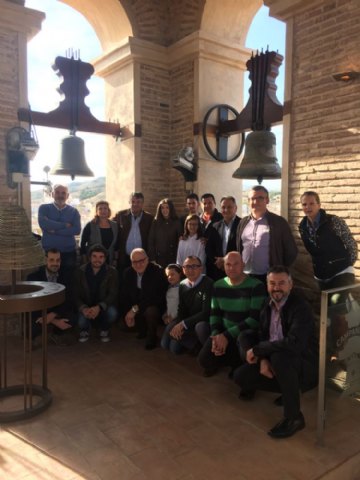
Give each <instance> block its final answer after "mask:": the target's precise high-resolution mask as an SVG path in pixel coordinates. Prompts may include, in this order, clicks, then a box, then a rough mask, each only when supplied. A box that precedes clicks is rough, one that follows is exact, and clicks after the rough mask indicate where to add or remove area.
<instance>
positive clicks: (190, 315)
mask: <svg viewBox="0 0 360 480" xmlns="http://www.w3.org/2000/svg"><path fill="white" fill-rule="evenodd" d="M183 270H184V273H185V276H186V278H185V280H183V281H182V282H181V283H180V287H179V309H178V314H177V317H176V318H175V319H174V320H173V321H172V322H171V323H169V325H167V327H166V328H165V331H164V334H163V336H162V339H161V346H162V348H164V349H169V350H170V351H171V352H172V353H176V354H178V353H181V352H182V351H183V350H189V351H190V352H195V353H198V352H197V351H196V347H197V346H198V345H199V344H200V343H201V344H203V343H205V341H206V339H207V336H205V338H202V336H201V331H200V332H199V331H198V330H197V326H199V325H201V324H202V323H203V322H205V323H206V325H207V326H208V328H207V329H210V327H209V315H210V303H211V292H212V288H213V283H214V282H213V281H212V279H211V278H209V277H207V276H206V275H203V274H202V264H201V260H200V258H198V257H195V256H193V255H190V256H189V257H186V259H185V261H184V264H183Z"/></svg>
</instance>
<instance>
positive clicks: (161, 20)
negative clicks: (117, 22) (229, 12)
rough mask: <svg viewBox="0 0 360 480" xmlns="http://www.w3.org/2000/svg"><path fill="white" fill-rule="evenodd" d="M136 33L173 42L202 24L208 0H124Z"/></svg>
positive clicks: (159, 41) (167, 43) (157, 39)
mask: <svg viewBox="0 0 360 480" xmlns="http://www.w3.org/2000/svg"><path fill="white" fill-rule="evenodd" d="M120 3H121V4H122V6H123V7H124V10H125V11H126V14H127V15H128V17H129V20H130V22H131V25H132V28H133V31H134V36H136V37H137V38H141V39H142V40H148V41H150V42H154V43H157V44H159V45H165V46H168V45H171V44H172V43H174V42H176V41H178V40H180V39H181V38H184V37H185V36H186V35H189V34H190V33H193V32H195V31H196V30H198V29H199V28H200V23H201V15H202V12H203V9H204V5H205V0H191V1H190V0H177V1H176V2H172V1H171V0H120Z"/></svg>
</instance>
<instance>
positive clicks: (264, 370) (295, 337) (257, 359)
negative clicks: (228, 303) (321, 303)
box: [234, 265, 318, 438]
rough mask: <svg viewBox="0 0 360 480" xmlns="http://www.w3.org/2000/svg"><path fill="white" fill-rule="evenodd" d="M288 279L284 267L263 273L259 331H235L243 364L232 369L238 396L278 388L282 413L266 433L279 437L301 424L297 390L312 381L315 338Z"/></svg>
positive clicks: (311, 323) (307, 312) (306, 387)
mask: <svg viewBox="0 0 360 480" xmlns="http://www.w3.org/2000/svg"><path fill="white" fill-rule="evenodd" d="M292 287H293V283H292V279H291V276H290V273H289V270H288V269H287V268H286V267H284V266H281V265H280V266H275V267H273V268H271V269H270V271H269V273H268V275H267V288H268V292H269V297H270V298H269V300H268V301H267V302H266V303H265V306H264V308H263V310H262V311H261V314H260V325H259V330H258V332H256V333H255V334H254V331H246V332H244V333H243V334H241V335H240V338H239V345H240V350H241V353H242V355H243V357H245V358H246V363H244V364H243V365H241V366H240V367H239V368H237V369H236V371H235V373H234V380H235V382H236V383H237V384H238V385H239V386H240V388H241V391H240V398H241V399H243V400H252V399H253V397H254V395H255V391H256V390H257V389H260V390H269V391H275V392H281V397H279V398H277V399H276V400H275V403H276V405H283V406H284V418H283V419H282V420H281V421H280V422H279V423H277V424H276V425H275V426H274V427H273V428H272V429H271V430H270V431H269V432H268V434H269V435H270V436H271V437H273V438H285V437H289V436H291V435H293V434H294V433H296V432H297V431H298V430H301V429H303V428H304V427H305V420H304V417H303V414H302V413H301V411H300V391H303V392H304V391H306V390H310V389H311V388H314V387H315V386H316V385H317V365H318V355H317V342H316V337H315V329H314V319H313V315H312V311H311V309H310V306H309V305H308V304H307V303H306V301H305V300H304V299H303V298H300V297H299V296H297V295H296V294H295V293H293V292H292Z"/></svg>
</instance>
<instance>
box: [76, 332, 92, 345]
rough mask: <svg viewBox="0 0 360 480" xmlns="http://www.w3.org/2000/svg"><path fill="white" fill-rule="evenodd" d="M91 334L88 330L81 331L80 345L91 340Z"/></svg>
mask: <svg viewBox="0 0 360 480" xmlns="http://www.w3.org/2000/svg"><path fill="white" fill-rule="evenodd" d="M89 337H90V335H89V332H88V331H87V330H81V332H80V335H79V342H80V343H85V342H87V341H88V340H89Z"/></svg>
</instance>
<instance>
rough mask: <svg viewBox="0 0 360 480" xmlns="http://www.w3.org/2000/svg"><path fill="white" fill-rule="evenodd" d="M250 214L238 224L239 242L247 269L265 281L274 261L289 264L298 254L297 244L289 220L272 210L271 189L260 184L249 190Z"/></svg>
mask: <svg viewBox="0 0 360 480" xmlns="http://www.w3.org/2000/svg"><path fill="white" fill-rule="evenodd" d="M248 201H249V208H250V211H251V213H250V215H248V216H247V217H244V218H243V219H242V220H241V221H240V223H239V226H238V230H237V238H236V246H237V250H238V251H239V252H240V253H241V256H242V258H243V261H244V264H245V268H244V272H245V273H247V274H249V275H251V276H252V277H256V278H258V279H259V280H261V281H262V282H263V283H266V273H267V271H268V270H269V268H270V267H272V266H274V265H284V266H286V267H289V266H290V265H292V263H294V261H295V259H296V256H297V246H296V243H295V240H294V237H293V235H292V233H291V230H290V227H289V224H288V222H287V221H286V220H285V219H284V218H283V217H280V216H279V215H276V214H275V213H272V212H269V210H268V209H267V205H268V204H269V192H268V191H267V189H266V188H265V187H262V186H261V185H256V186H254V187H253V188H252V189H251V190H250V192H249V198H248Z"/></svg>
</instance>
